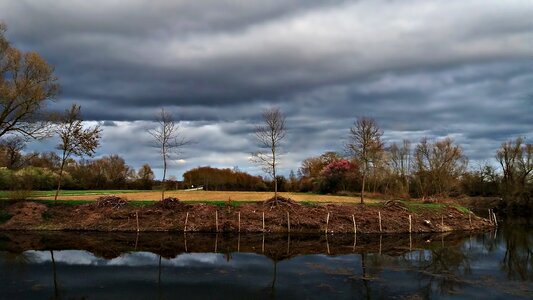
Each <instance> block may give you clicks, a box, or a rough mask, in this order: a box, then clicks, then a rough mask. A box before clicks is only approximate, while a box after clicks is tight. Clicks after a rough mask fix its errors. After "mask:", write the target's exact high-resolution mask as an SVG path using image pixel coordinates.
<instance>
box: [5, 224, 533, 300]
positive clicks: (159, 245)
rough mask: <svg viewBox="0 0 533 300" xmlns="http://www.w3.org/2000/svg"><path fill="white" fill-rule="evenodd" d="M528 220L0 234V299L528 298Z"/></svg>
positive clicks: (531, 266) (531, 272)
mask: <svg viewBox="0 0 533 300" xmlns="http://www.w3.org/2000/svg"><path fill="white" fill-rule="evenodd" d="M532 229H533V227H532V226H531V224H530V223H529V222H528V221H526V220H514V221H513V222H512V223H511V222H506V223H504V224H501V226H500V227H499V228H498V230H496V231H492V232H483V233H454V234H440V235H435V234H433V235H414V236H409V235H387V236H379V235H374V236H363V235H361V236H353V235H328V236H325V235H323V236H298V235H292V236H287V235H285V236H272V235H266V236H264V235H231V236H225V235H224V236H222V235H220V236H219V235H206V234H192V235H188V236H184V235H183V234H161V233H160V234H152V233H141V234H138V235H137V234H125V233H76V232H74V233H68V232H66V233H54V232H46V233H35V232H0V279H1V280H0V299H128V300H133V299H178V298H180V299H324V298H330V299H354V298H356V299H474V298H478V299H531V298H532V297H533V255H531V254H532V250H533V230H532Z"/></svg>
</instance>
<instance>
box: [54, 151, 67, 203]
mask: <svg viewBox="0 0 533 300" xmlns="http://www.w3.org/2000/svg"><path fill="white" fill-rule="evenodd" d="M64 167H65V154H64V153H63V159H62V160H61V168H59V178H58V179H57V190H56V195H55V196H54V202H56V201H57V196H58V195H59V190H60V189H61V179H63V168H64Z"/></svg>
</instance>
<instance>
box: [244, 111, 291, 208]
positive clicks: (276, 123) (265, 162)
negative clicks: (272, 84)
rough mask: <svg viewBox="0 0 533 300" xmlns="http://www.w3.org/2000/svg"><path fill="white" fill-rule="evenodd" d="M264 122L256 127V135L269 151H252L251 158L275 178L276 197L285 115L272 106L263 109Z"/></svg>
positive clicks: (276, 194)
mask: <svg viewBox="0 0 533 300" xmlns="http://www.w3.org/2000/svg"><path fill="white" fill-rule="evenodd" d="M262 117H263V124H262V125H257V126H256V128H255V137H256V139H257V142H258V144H259V146H260V147H261V148H263V149H268V150H267V151H258V152H255V153H252V158H251V159H250V160H251V161H252V162H253V163H255V164H257V165H259V166H261V169H262V170H263V171H264V172H265V173H267V174H268V175H270V176H271V177H272V179H273V180H274V198H275V199H277V197H278V182H277V178H276V171H277V166H278V164H279V159H278V158H279V149H280V147H281V142H282V141H283V139H284V138H285V134H286V128H285V117H284V116H283V113H282V112H281V111H280V109H279V108H270V109H266V110H265V111H263V114H262Z"/></svg>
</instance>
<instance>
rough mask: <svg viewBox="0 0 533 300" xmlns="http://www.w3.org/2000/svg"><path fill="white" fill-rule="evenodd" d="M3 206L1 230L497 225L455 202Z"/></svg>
mask: <svg viewBox="0 0 533 300" xmlns="http://www.w3.org/2000/svg"><path fill="white" fill-rule="evenodd" d="M3 210H4V211H5V212H7V213H8V214H9V216H10V218H9V219H8V220H7V221H5V222H4V223H3V224H1V225H0V230H76V231H134V232H135V231H141V232H143V231H179V232H239V231H240V232H242V233H254V232H255V233H257V232H270V233H272V232H288V231H290V232H291V233H324V232H326V231H327V232H328V233H354V220H355V225H356V226H355V227H356V230H357V233H363V234H366V233H408V232H409V228H410V227H411V231H412V232H415V233H416V232H418V233H421V232H447V231H460V230H484V229H488V228H491V227H493V225H492V224H491V223H490V222H489V220H487V219H484V218H481V217H478V216H476V215H474V214H471V215H469V214H466V213H463V212H461V211H459V210H458V209H457V208H455V207H444V208H442V209H438V210H435V209H430V208H427V209H426V208H424V207H420V208H419V209H417V211H409V210H408V209H407V208H406V207H404V206H403V205H402V204H401V203H400V202H393V203H392V202H391V203H387V204H386V205H357V204H327V205H311V206H309V205H300V204H284V205H278V206H275V207H272V206H270V205H264V204H263V203H253V204H241V205H238V206H232V205H228V206H217V205H209V204H184V203H182V202H180V203H177V204H175V205H171V206H162V205H157V204H156V205H153V206H147V207H134V206H131V205H121V206H105V207H101V206H98V205H95V204H94V203H92V204H85V205H50V206H47V205H44V204H42V203H37V202H16V203H13V204H10V205H9V206H7V207H5V208H4V209H3ZM410 215H411V226H410V225H409V216H410ZM263 216H264V217H263ZM379 216H381V226H380V221H379V220H380V219H379ZM239 220H240V222H239ZM263 224H264V225H263ZM380 227H381V228H380Z"/></svg>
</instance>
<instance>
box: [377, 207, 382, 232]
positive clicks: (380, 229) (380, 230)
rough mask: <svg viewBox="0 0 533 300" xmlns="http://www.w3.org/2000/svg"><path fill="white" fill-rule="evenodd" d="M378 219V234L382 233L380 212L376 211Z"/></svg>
mask: <svg viewBox="0 0 533 300" xmlns="http://www.w3.org/2000/svg"><path fill="white" fill-rule="evenodd" d="M378 219H379V232H382V231H383V230H382V228H381V211H378Z"/></svg>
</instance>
